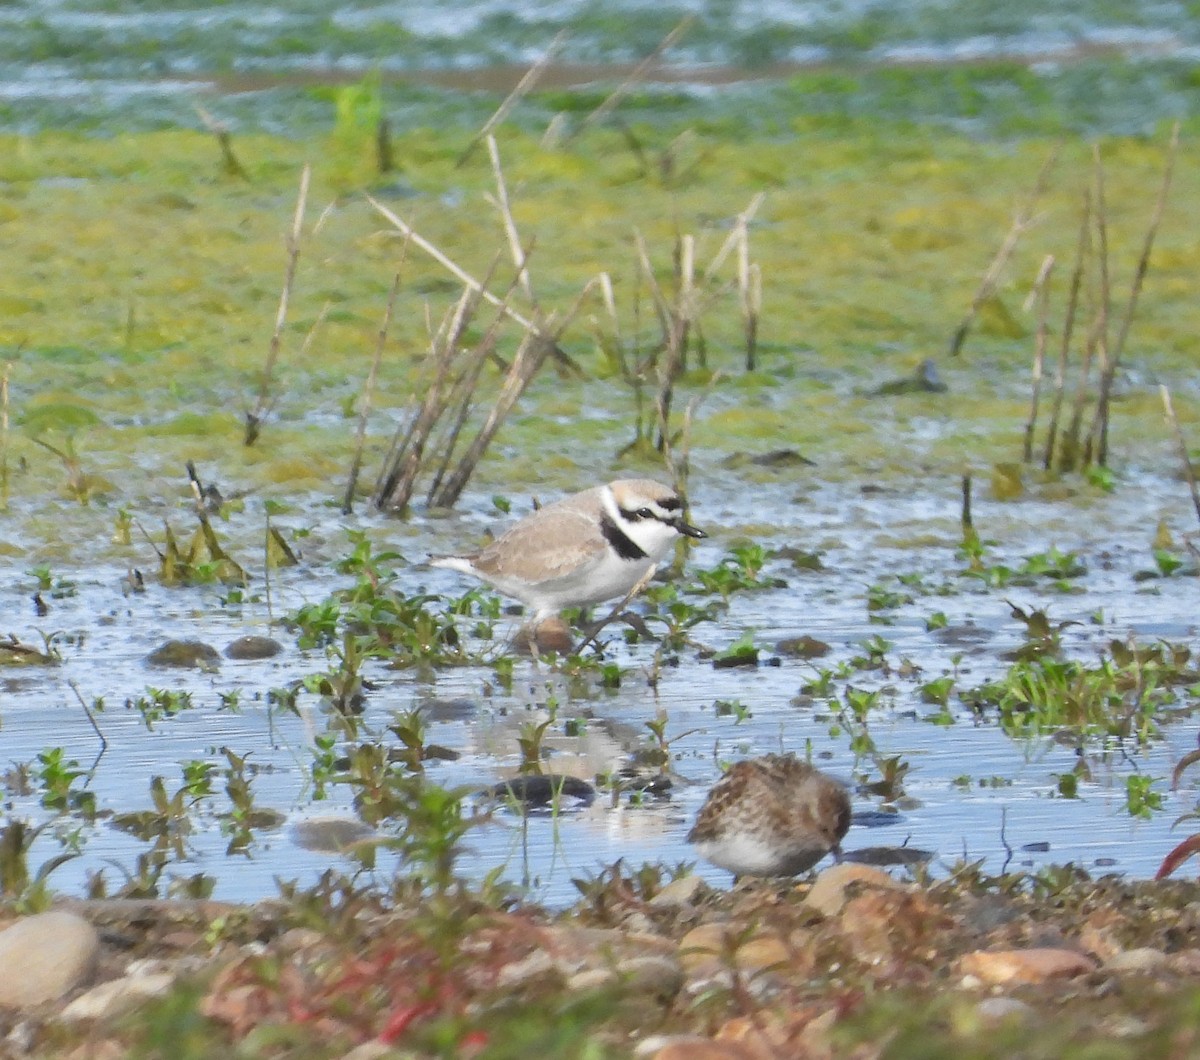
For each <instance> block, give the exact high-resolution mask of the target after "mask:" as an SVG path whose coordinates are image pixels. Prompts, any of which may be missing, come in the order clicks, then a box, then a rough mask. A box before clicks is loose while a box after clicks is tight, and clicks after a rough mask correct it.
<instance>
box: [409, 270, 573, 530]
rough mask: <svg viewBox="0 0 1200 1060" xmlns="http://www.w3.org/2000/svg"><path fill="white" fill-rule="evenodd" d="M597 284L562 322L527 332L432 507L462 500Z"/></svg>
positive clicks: (555, 322)
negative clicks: (498, 434)
mask: <svg viewBox="0 0 1200 1060" xmlns="http://www.w3.org/2000/svg"><path fill="white" fill-rule="evenodd" d="M595 284H596V281H595V280H590V281H588V283H587V284H586V285H585V286H584V288H583V290H582V291H580V292H579V295H578V297H577V298H576V299H575V302H574V304H573V305H572V306H571V308H570V309H569V310H568V311H567V313H566V315H565V316H563V317H562V319H561V320H553V321H551V320H548V321H547V322H546V324H545V326H544V327H543V328H540V329H539V330H538V331H536V332H532V331H527V332H526V333H525V336H524V338H523V339H522V341H521V345H520V346H519V347H518V348H517V353H516V356H515V357H514V358H513V361H512V364H511V365H510V366H509V369H508V372H507V373H506V375H505V377H504V382H503V383H502V384H501V387H500V393H499V394H498V395H497V396H496V400H495V402H494V403H493V404H492V408H491V409H490V410H489V412H488V414H487V416H486V417H485V419H484V422H483V424H482V426H481V427H480V428H479V430H478V431H477V432H476V434H475V437H474V438H472V439H471V442H470V444H469V445H468V446H467V449H466V452H465V453H464V454H463V456H462V458H461V459H460V460H459V462H458V464H457V466H456V467H455V469H454V471H453V472H452V473H451V475H450V477H449V478H448V479H447V480H446V482H445V484H444V485H443V486H442V487H441V489H439V490H438V492H437V494H436V495H435V496H434V497H433V498H432V500H431V503H432V504H433V505H434V506H435V507H438V508H450V507H453V506H454V504H455V503H456V502H457V501H458V498H459V497H460V496H462V492H463V490H464V489H466V486H467V483H468V482H469V481H470V479H471V475H473V474H474V472H475V468H476V466H478V464H479V461H480V460H481V459H482V458H483V454H484V453H485V452H487V448H488V446H489V445H490V444H491V442H492V439H493V438H494V437H495V436H496V432H497V431H498V430H499V429H500V426H501V425H502V424H503V423H504V420H505V419H506V418H507V416H508V414H509V413H510V412H511V411H512V408H513V406H514V405H515V404H516V403H517V401H518V400H519V399H520V397H521V395H522V394H524V393H525V390H526V388H527V387H528V386H529V384H530V383H531V382H532V381H533V378H534V376H536V375H537V373H538V371H539V369H540V368H541V367H542V365H543V364H544V363H545V361H546V358H547V357H548V356H550V355H551V354H552V353H553V352H554V350H555V349H557V347H558V340H559V339H560V338H561V337H562V334H563V332H564V331H566V329H567V328H568V327H570V325H571V323H572V322H573V321H574V319H575V317H576V316H577V315H578V313H579V310H580V309H581V308H582V307H583V304H584V301H585V300H586V299H587V298H588V296H589V295H590V294H591V292H592V288H593V287H594V286H595Z"/></svg>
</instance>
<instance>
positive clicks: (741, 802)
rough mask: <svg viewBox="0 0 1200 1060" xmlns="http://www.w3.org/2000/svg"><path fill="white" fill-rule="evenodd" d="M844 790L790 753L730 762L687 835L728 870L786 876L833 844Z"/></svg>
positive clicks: (841, 828) (844, 815) (844, 805)
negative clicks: (732, 763) (727, 769)
mask: <svg viewBox="0 0 1200 1060" xmlns="http://www.w3.org/2000/svg"><path fill="white" fill-rule="evenodd" d="M849 827H850V797H849V796H848V795H847V794H846V789H845V788H844V787H843V786H842V785H841V784H839V783H838V782H837V781H836V780H834V779H833V778H832V777H829V776H826V775H825V774H824V773H822V772H821V771H820V770H819V769H816V768H815V767H814V766H811V765H809V764H808V763H807V762H805V761H802V760H801V759H799V758H796V757H795V756H794V755H763V756H762V757H761V758H749V759H746V760H745V761H743V762H736V763H734V765H732V766H731V767H730V768H729V771H728V772H727V773H726V774H725V775H724V776H723V777H722V778H721V779H720V780H718V781H717V783H716V784H715V785H714V786H713V789H712V791H710V792H709V794H708V798H707V800H705V803H704V805H703V806H702V807H701V808H700V813H699V815H698V816H697V817H696V825H695V827H694V828H693V829H692V830H691V832H689V833H688V837H687V841H688V842H689V843H691V844H692V845H693V846H694V847H695V848H696V850H697V851H699V853H700V854H701V855H702V856H703V857H704V858H706V859H707V860H708V861H711V862H712V863H713V864H714V865H719V866H720V867H721V868H723V869H728V870H729V871H730V872H732V873H733V874H734V876H794V875H796V874H797V873H800V872H804V871H806V870H807V869H810V868H812V867H813V866H814V865H815V864H816V863H817V862H818V861H820V860H821V859H822V858H823V857H824V856H825V855H826V854H828V853H829V852H830V851H836V850H838V849H839V844H840V843H841V841H842V837H843V836H844V835H845V834H846V830H847V829H848V828H849Z"/></svg>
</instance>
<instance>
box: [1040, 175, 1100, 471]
mask: <svg viewBox="0 0 1200 1060" xmlns="http://www.w3.org/2000/svg"><path fill="white" fill-rule="evenodd" d="M1091 217H1092V193H1091V191H1090V189H1089V190H1087V191H1085V192H1084V194H1083V220H1082V222H1081V223H1080V226H1079V240H1078V242H1077V244H1076V247H1075V267H1074V268H1073V269H1072V270H1071V287H1070V293H1069V294H1068V295H1067V315H1066V319H1065V320H1064V321H1063V333H1062V341H1061V343H1060V344H1059V348H1058V367H1057V368H1056V369H1055V372H1054V400H1053V402H1052V403H1051V407H1050V423H1049V424H1048V426H1047V428H1046V448H1045V450H1044V452H1043V454H1042V466H1043V467H1044V468H1045V469H1046V470H1047V471H1049V470H1050V468H1051V466H1052V465H1053V463H1054V449H1055V443H1056V442H1057V440H1058V418H1059V416H1060V415H1061V414H1062V403H1063V392H1064V389H1065V387H1066V379H1067V359H1068V357H1069V356H1070V352H1071V336H1072V334H1073V332H1074V330H1075V313H1076V310H1077V308H1078V306H1079V288H1080V286H1081V285H1082V283H1083V270H1084V267H1085V265H1086V263H1087V253H1088V245H1089V242H1090V239H1089V236H1090V233H1091V224H1092V221H1091Z"/></svg>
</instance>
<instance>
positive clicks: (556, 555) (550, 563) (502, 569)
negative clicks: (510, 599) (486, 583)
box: [471, 505, 608, 585]
mask: <svg viewBox="0 0 1200 1060" xmlns="http://www.w3.org/2000/svg"><path fill="white" fill-rule="evenodd" d="M607 548H608V543H607V542H606V541H605V540H604V537H603V536H602V535H601V533H600V527H599V523H598V522H597V521H596V519H595V518H594V517H592V516H590V515H588V514H586V513H584V512H580V511H576V510H573V509H572V508H568V507H559V506H557V505H552V506H550V507H547V508H542V509H540V510H538V511H536V512H534V513H533V515H530V516H528V517H527V518H525V519H522V520H521V521H520V522H519V523H517V524H516V526H514V527H512V528H511V529H510V530H508V531H507V532H506V533H504V534H502V535H501V536H500V537H498V538H496V540H495V541H493V542H492V543H491V544H490V545H488V546H487V547H486V548H485V549H483V550H482V551H481V552H479V553H478V554H476V555H475V556H473V557H471V558H472V566H473V567H474V568H475V570H477V571H478V572H479V573H480V574H482V575H485V576H487V577H490V578H498V579H504V580H508V579H515V580H520V581H522V582H525V583H527V584H529V585H537V584H540V583H541V582H547V581H554V580H556V579H558V578H566V577H571V576H573V575H575V574H578V573H580V572H581V571H583V570H585V569H587V568H588V567H590V566H591V565H592V564H594V563H598V562H599V561H600V560H602V559H603V558H604V555H605V552H606V550H607Z"/></svg>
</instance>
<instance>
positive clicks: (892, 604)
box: [867, 582, 913, 622]
mask: <svg viewBox="0 0 1200 1060" xmlns="http://www.w3.org/2000/svg"><path fill="white" fill-rule="evenodd" d="M912 602H913V595H912V593H909V592H905V591H904V590H902V589H893V588H891V587H890V586H887V585H885V584H883V583H882V582H877V583H875V584H874V585H870V586H868V587H867V612H868V613H869V614H870V616H871V621H872V622H881V621H885V619H884V618H883V617H881V616H880V615H879V612H880V611H891V610H894V609H895V608H897V607H903V606H904V605H905V604H911V603H912Z"/></svg>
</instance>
